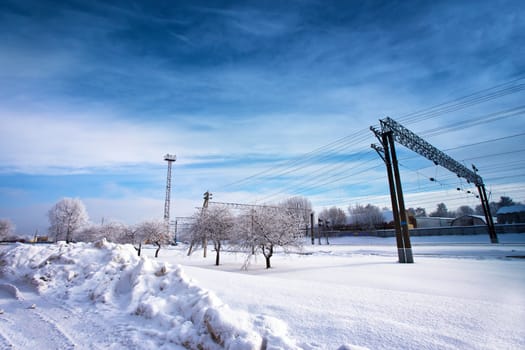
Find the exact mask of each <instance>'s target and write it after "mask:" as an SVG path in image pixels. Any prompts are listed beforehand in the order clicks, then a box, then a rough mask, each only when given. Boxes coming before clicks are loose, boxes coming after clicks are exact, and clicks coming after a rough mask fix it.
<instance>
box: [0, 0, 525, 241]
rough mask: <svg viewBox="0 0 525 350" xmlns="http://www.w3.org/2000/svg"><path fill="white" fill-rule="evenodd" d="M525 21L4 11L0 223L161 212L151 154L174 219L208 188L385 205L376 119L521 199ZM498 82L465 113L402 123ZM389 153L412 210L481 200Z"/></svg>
mask: <svg viewBox="0 0 525 350" xmlns="http://www.w3.org/2000/svg"><path fill="white" fill-rule="evenodd" d="M524 15H525V5H523V2H522V1H435V2H430V1H429V2H423V1H399V2H395V1H366V2H357V1H313V0H312V1H309V0H304V1H285V2H281V1H247V2H237V1H191V2H180V1H165V2H164V1H122V2H111V4H108V3H106V2H103V1H88V2H86V1H24V0H22V1H9V0H8V1H3V2H2V3H1V4H0V121H1V124H0V132H1V133H2V138H1V139H0V148H1V150H2V152H0V153H1V154H0V217H8V218H11V219H12V220H13V221H14V222H15V224H16V225H17V228H18V231H19V232H22V233H32V232H34V230H35V229H36V228H38V229H39V230H41V231H45V230H46V226H47V219H46V211H47V210H48V209H49V208H50V207H51V206H52V205H53V203H55V202H56V201H57V200H59V199H60V198H62V197H79V198H81V199H82V200H83V201H84V202H85V203H86V205H87V209H88V212H89V214H90V216H91V218H92V220H93V221H95V222H98V221H100V220H101V219H102V217H104V218H105V219H106V220H120V221H125V222H129V223H134V222H137V221H140V220H143V219H146V218H151V217H162V214H163V201H164V194H165V187H164V186H165V181H166V179H165V177H166V163H165V162H164V161H163V155H164V154H166V153H173V154H176V155H177V157H178V159H177V161H176V162H175V163H174V166H173V191H172V210H171V215H172V217H175V216H186V215H189V214H191V213H192V212H193V210H194V207H195V206H198V205H200V204H201V201H202V193H203V192H205V191H206V190H210V191H211V192H213V193H214V199H215V200H217V201H225V202H243V203H263V202H266V201H269V202H272V201H279V200H281V199H283V198H286V197H288V196H293V195H305V196H307V197H308V198H310V199H311V200H312V202H313V203H314V205H315V207H316V208H317V209H318V210H320V209H322V208H323V207H325V206H331V205H338V206H340V207H343V208H346V207H348V205H350V204H352V205H353V204H355V203H357V202H359V203H363V204H364V203H369V202H370V203H374V204H376V205H380V206H388V205H389V201H388V197H387V195H388V188H387V186H386V183H385V174H384V168H383V166H382V163H381V161H380V159H379V158H378V157H377V155H376V154H375V153H374V151H373V150H371V149H370V143H373V142H375V139H374V137H373V135H372V133H371V132H370V131H369V130H368V127H369V126H370V125H374V124H377V123H378V119H380V118H383V117H385V116H391V117H392V118H394V119H396V118H401V120H404V121H406V126H407V127H408V128H410V129H411V130H413V131H414V132H416V133H418V134H419V133H421V135H422V136H423V135H425V132H427V133H429V136H428V141H429V142H431V143H432V144H434V145H435V146H436V147H438V148H440V149H443V150H445V149H450V154H451V156H453V157H457V159H458V160H461V161H464V162H465V164H468V165H469V166H470V163H471V162H476V165H477V167H478V168H479V169H480V174H481V176H483V177H484V179H485V182H486V184H487V187H488V188H489V190H490V191H491V195H492V199H496V200H497V199H498V198H499V196H501V195H509V196H511V197H512V198H514V199H515V200H517V201H524V200H525V186H523V182H524V180H525V179H524V177H523V174H524V173H525V172H524V171H523V170H524V169H525V166H524V165H525V162H524V156H523V150H524V148H525V147H523V146H522V145H523V144H524V140H525V137H524V136H523V135H519V134H520V133H521V132H524V131H525V122H524V120H525V119H524V118H523V113H522V111H521V110H520V109H519V108H520V107H521V105H522V101H523V100H524V99H523V97H524V95H525V93H524V92H523V89H522V88H523V86H522V85H523V84H524V83H525V80H523V77H524V73H525V52H524V50H525V49H524V47H525V21H523V18H524ZM520 79H521V80H520ZM511 81H513V83H509V82H511ZM505 83H509V84H510V85H504V87H505V86H507V87H509V89H508V90H504V91H506V92H501V93H500V96H499V97H497V98H492V99H489V98H485V99H484V100H483V99H480V101H478V103H472V104H471V105H468V108H467V107H465V105H463V106H462V107H463V108H461V109H458V110H451V111H448V112H447V113H436V115H433V117H432V118H423V117H422V116H421V117H420V118H419V119H417V118H412V119H411V117H410V115H408V114H409V113H411V112H415V111H419V110H421V109H424V108H428V107H432V106H436V105H438V104H440V103H444V102H449V101H454V100H455V99H457V98H460V97H463V96H467V95H469V94H471V93H474V92H477V91H482V90H484V89H489V88H492V87H496V86H498V85H499V84H505ZM490 91H492V90H489V91H488V92H487V93H490ZM494 91H497V90H494ZM481 101H483V102H481ZM513 108H515V109H516V111H517V112H516V113H514V114H512V113H510V112H509V113H507V114H504V113H503V114H502V113H501V112H503V111H506V110H510V109H513ZM490 113H496V114H495V117H494V118H493V119H494V120H490V117H488V116H489V115H490ZM403 116H404V117H403ZM427 116H429V115H427ZM403 118H404V119H403ZM475 120H485V122H483V123H481V124H479V125H472V121H475ZM469 121H470V123H469ZM458 123H459V124H458ZM454 125H457V126H456V127H454ZM447 127H448V129H446V128H447ZM432 130H435V131H434V133H430V131H432ZM445 131H446V132H445ZM515 135H517V136H515ZM498 138H499V139H500V140H496V139H498ZM337 140H340V141H337ZM334 142H335V143H334ZM337 142H338V143H337ZM483 142H484V143H483ZM475 143H479V144H478V145H475ZM330 145H332V146H330ZM323 146H326V147H324V148H322V147H323ZM319 148H320V149H319ZM316 149H319V150H318V151H316V152H314V153H312V154H311V157H310V158H308V157H309V156H308V154H309V152H312V151H314V150H316ZM520 150H521V151H520ZM400 154H401V157H402V159H403V161H402V163H403V168H402V171H403V174H402V176H403V179H404V181H405V182H406V183H405V184H404V185H405V187H406V188H407V191H406V193H407V201H408V205H409V206H414V207H415V206H423V207H427V208H429V209H430V210H431V209H433V208H435V205H436V204H437V203H438V202H439V201H445V203H449V208H450V209H455V207H457V206H459V205H465V204H466V205H472V206H474V205H476V204H477V202H476V201H475V199H472V196H468V195H465V194H464V192H465V193H466V191H467V188H466V184H463V183H461V182H458V180H457V179H454V177H453V176H450V174H447V172H446V171H445V170H443V169H440V168H437V167H435V166H432V165H429V164H428V162H427V163H425V162H426V161H425V160H422V159H421V158H418V157H414V156H413V154H411V153H410V152H409V151H407V150H403V149H400ZM292 162H296V163H292ZM265 171H266V172H265ZM261 172H263V173H261ZM484 172H485V174H487V175H484ZM257 174H259V175H257ZM489 174H490V175H489ZM248 176H250V177H249V178H247V177H248ZM428 177H435V178H439V179H440V181H437V182H435V183H429V181H428ZM243 179H245V180H244V181H241V180H243ZM239 181H241V182H239ZM457 187H460V188H461V189H462V191H457V190H456V188H457ZM463 187H465V188H464V191H463ZM458 196H459V197H458Z"/></svg>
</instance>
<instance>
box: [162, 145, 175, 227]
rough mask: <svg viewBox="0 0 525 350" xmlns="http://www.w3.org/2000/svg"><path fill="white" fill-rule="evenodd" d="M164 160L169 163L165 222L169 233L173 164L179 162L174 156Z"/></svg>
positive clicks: (171, 155)
mask: <svg viewBox="0 0 525 350" xmlns="http://www.w3.org/2000/svg"><path fill="white" fill-rule="evenodd" d="M164 160H165V161H167V162H168V176H167V179H166V202H165V203H164V222H165V224H166V231H169V223H170V194H171V163H173V162H174V161H176V160H177V156H175V155H174V154H166V155H165V156H164Z"/></svg>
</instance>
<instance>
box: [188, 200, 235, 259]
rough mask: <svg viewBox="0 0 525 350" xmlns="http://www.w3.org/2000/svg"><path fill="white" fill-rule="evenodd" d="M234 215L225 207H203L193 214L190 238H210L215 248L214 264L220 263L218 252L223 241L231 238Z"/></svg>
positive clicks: (197, 239)
mask: <svg viewBox="0 0 525 350" xmlns="http://www.w3.org/2000/svg"><path fill="white" fill-rule="evenodd" d="M234 223H235V220H234V217H233V215H232V214H231V212H230V211H229V210H228V208H226V207H221V206H212V207H209V208H203V209H202V210H199V211H198V212H197V213H196V214H195V215H194V220H193V223H192V227H191V228H190V232H191V236H192V240H194V241H200V240H203V239H207V240H211V241H212V242H213V246H214V248H215V265H219V263H220V253H221V249H222V247H223V246H224V243H225V242H226V241H228V240H230V239H231V238H232V234H233V232H234V231H233V228H234Z"/></svg>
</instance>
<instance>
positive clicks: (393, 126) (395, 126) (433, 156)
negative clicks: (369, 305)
mask: <svg viewBox="0 0 525 350" xmlns="http://www.w3.org/2000/svg"><path fill="white" fill-rule="evenodd" d="M379 122H380V124H381V130H378V129H377V128H375V127H370V130H372V132H374V134H375V135H376V137H377V138H378V140H379V142H380V143H381V146H377V145H372V148H374V149H375V150H376V151H377V152H378V153H379V155H380V156H381V158H382V159H383V160H384V161H385V164H386V166H387V170H388V171H393V172H394V175H395V174H396V173H397V174H399V169H398V164H397V160H396V153H395V148H394V141H397V142H398V143H400V144H402V145H403V146H405V147H407V148H408V149H410V150H412V151H414V152H416V153H418V154H420V155H422V156H423V157H425V158H427V159H429V160H431V161H433V162H434V164H436V165H441V166H442V167H444V168H446V169H448V170H450V171H452V172H453V173H455V174H456V175H457V176H458V177H462V178H464V179H466V180H467V182H469V183H474V184H475V185H476V187H477V188H478V191H479V197H480V199H481V206H482V208H483V213H484V214H485V220H486V223H487V227H488V231H489V236H490V240H491V242H492V243H498V236H497V235H496V230H495V227H494V221H493V219H492V214H491V213H490V207H489V202H488V198H487V193H486V191H485V185H484V183H483V179H482V178H481V176H479V175H478V174H477V171H478V169H477V168H476V167H475V166H474V165H472V168H473V170H470V169H468V168H467V167H465V166H464V165H463V164H461V163H459V162H458V161H456V160H455V159H453V158H451V157H450V156H448V155H447V154H445V153H443V152H442V151H440V150H438V149H437V148H436V147H434V146H432V145H431V144H430V143H428V142H427V141H425V140H423V139H422V138H421V137H419V136H417V135H416V134H414V133H413V132H412V131H410V130H408V129H407V128H405V127H404V126H403V125H401V124H399V123H398V122H396V121H395V120H393V119H391V118H388V117H387V118H385V119H381V120H380V121H379ZM389 157H391V158H392V162H388V159H387V158H389ZM389 181H390V182H391V181H395V187H396V189H398V191H395V190H394V191H393V190H392V188H393V183H392V182H391V186H390V187H391V191H390V192H391V193H390V194H391V198H392V202H393V206H394V204H395V203H394V201H395V202H396V203H397V204H398V206H399V215H397V217H396V216H395V217H394V218H395V219H396V220H398V221H399V222H400V226H401V232H402V233H403V234H402V236H403V237H405V236H406V237H409V236H408V225H407V222H406V217H405V216H406V214H405V213H404V212H403V210H404V209H403V208H404V199H403V194H402V192H401V183H400V179H399V175H397V176H395V179H394V180H391V179H390V174H389ZM396 228H397V225H396ZM405 232H406V233H405ZM408 239H410V238H408ZM405 244H406V243H405ZM408 245H409V246H410V241H408ZM398 248H399V246H398ZM401 248H406V246H405V247H401ZM410 254H411V248H410ZM401 260H402V259H401V256H400V262H402V261H401ZM407 262H408V261H407Z"/></svg>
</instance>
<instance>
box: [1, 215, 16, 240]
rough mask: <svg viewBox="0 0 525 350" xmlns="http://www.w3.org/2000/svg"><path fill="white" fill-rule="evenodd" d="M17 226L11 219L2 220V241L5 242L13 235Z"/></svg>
mask: <svg viewBox="0 0 525 350" xmlns="http://www.w3.org/2000/svg"><path fill="white" fill-rule="evenodd" d="M14 231H15V225H13V223H12V222H11V220H9V219H0V241H5V240H6V239H7V238H9V237H10V236H12V235H13V233H14Z"/></svg>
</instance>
